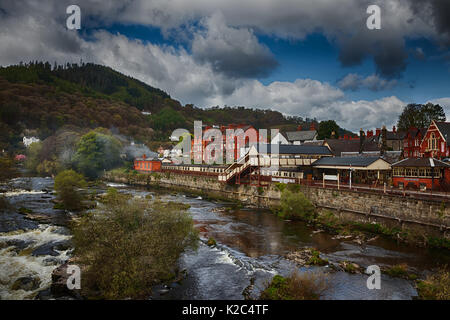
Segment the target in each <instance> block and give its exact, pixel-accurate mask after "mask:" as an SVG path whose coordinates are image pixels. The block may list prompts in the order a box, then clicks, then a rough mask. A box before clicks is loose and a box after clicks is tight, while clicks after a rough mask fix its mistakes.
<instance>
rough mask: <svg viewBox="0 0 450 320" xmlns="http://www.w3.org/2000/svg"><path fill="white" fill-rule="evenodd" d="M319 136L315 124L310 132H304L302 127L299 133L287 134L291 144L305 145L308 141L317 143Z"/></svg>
mask: <svg viewBox="0 0 450 320" xmlns="http://www.w3.org/2000/svg"><path fill="white" fill-rule="evenodd" d="M317 136H318V134H317V130H316V128H315V124H314V122H313V123H312V124H311V126H310V128H309V130H302V127H301V126H299V127H298V129H297V131H288V132H286V138H287V140H288V141H289V143H290V144H303V143H304V142H306V141H316V140H317Z"/></svg>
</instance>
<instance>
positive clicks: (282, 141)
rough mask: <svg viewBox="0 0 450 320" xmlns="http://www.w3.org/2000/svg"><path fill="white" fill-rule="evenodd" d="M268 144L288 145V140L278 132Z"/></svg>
mask: <svg viewBox="0 0 450 320" xmlns="http://www.w3.org/2000/svg"><path fill="white" fill-rule="evenodd" d="M270 144H289V141H288V139H287V138H286V137H285V136H284V135H283V134H282V133H281V132H278V133H277V134H276V135H275V136H274V137H273V138H272V140H271V141H270Z"/></svg>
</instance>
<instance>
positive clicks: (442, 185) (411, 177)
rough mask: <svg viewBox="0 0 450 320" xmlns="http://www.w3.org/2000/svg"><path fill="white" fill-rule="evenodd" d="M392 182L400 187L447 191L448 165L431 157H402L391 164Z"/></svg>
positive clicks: (449, 179)
mask: <svg viewBox="0 0 450 320" xmlns="http://www.w3.org/2000/svg"><path fill="white" fill-rule="evenodd" d="M392 182H393V184H394V187H398V188H401V189H403V188H404V189H419V188H420V189H422V190H424V189H427V190H445V191H447V190H448V189H449V188H448V187H449V186H450V165H448V164H447V163H445V162H442V161H439V160H437V159H433V158H407V159H403V160H401V161H399V162H397V163H394V164H393V165H392Z"/></svg>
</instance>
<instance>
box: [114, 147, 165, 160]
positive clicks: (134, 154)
mask: <svg viewBox="0 0 450 320" xmlns="http://www.w3.org/2000/svg"><path fill="white" fill-rule="evenodd" d="M122 154H125V155H126V159H127V160H133V159H134V158H138V157H142V155H144V154H145V155H146V156H147V157H148V158H153V157H157V156H158V154H157V153H156V152H153V151H151V150H150V149H149V148H148V147H147V146H146V145H144V144H129V145H127V146H125V147H124V148H123V149H122Z"/></svg>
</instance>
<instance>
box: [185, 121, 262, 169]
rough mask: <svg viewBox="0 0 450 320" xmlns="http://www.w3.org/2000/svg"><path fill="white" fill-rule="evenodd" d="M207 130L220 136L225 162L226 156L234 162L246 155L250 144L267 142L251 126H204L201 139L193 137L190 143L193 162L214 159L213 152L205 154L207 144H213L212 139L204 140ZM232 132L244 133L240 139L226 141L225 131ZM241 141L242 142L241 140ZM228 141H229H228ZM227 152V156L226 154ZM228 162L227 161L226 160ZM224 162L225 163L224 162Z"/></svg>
mask: <svg viewBox="0 0 450 320" xmlns="http://www.w3.org/2000/svg"><path fill="white" fill-rule="evenodd" d="M209 129H217V130H219V131H220V133H221V134H222V143H221V146H220V148H221V149H220V151H221V152H222V155H223V159H224V160H225V159H226V157H227V156H230V154H231V156H232V157H233V159H231V160H233V161H234V160H236V159H238V158H240V157H241V156H243V155H244V154H246V153H247V152H248V150H249V148H250V146H251V145H252V144H257V143H266V142H267V140H266V139H265V138H264V137H262V136H260V134H259V132H258V130H256V129H255V128H254V127H253V126H251V125H247V124H229V125H226V126H220V127H219V126H214V127H212V126H205V127H204V128H203V133H202V137H201V138H200V139H198V138H197V137H194V139H192V141H191V158H192V159H194V161H195V162H210V160H211V159H208V157H212V158H214V156H215V154H214V150H213V151H211V152H210V154H209V152H207V150H206V148H207V147H208V145H209V144H211V143H212V142H213V139H204V137H205V133H206V131H208V130H209ZM228 130H233V131H234V133H235V134H236V133H238V132H239V130H242V131H241V132H243V133H244V136H243V137H242V138H239V137H238V136H234V137H232V138H231V139H227V131H228ZM241 139H242V140H241ZM228 140H230V141H228ZM227 151H228V153H229V154H227ZM227 160H228V159H227ZM224 162H226V161H224Z"/></svg>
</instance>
